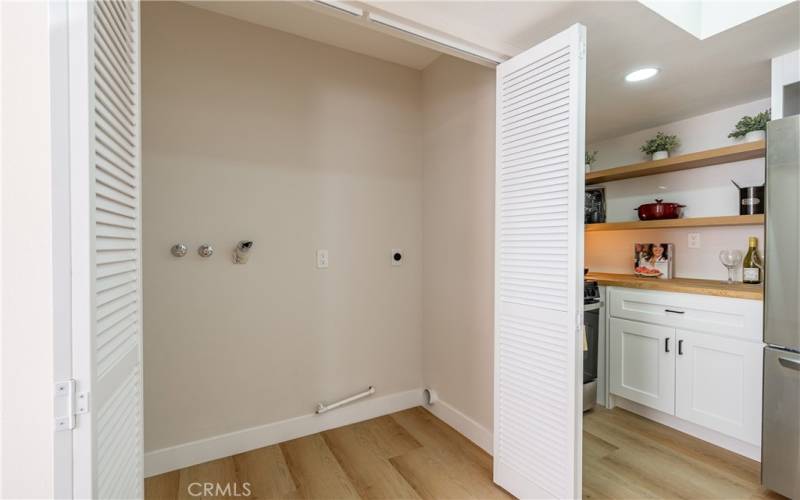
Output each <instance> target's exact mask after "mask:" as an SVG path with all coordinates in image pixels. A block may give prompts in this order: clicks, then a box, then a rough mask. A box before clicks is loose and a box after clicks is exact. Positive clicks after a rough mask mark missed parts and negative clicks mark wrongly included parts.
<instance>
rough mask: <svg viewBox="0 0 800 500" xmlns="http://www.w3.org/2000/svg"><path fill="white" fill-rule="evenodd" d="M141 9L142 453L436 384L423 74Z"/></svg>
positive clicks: (222, 22)
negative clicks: (426, 254) (430, 358)
mask: <svg viewBox="0 0 800 500" xmlns="http://www.w3.org/2000/svg"><path fill="white" fill-rule="evenodd" d="M142 11H143V19H142V30H143V32H142V41H143V53H142V62H143V68H142V79H143V80H142V84H143V149H144V151H143V183H144V184H143V207H144V215H143V217H144V221H143V231H144V235H143V239H144V317H145V328H144V360H145V369H144V373H145V449H146V451H152V450H155V449H160V448H163V447H167V446H170V445H175V444H179V443H185V442H189V441H193V440H198V439H201V438H206V437H209V436H215V435H219V434H222V433H226V432H232V431H235V430H240V429H244V428H247V427H250V426H256V425H262V424H267V423H271V422H275V421H279V420H282V419H287V418H290V417H294V416H298V415H305V414H309V413H312V412H313V410H314V408H315V405H316V403H317V402H319V401H322V400H327V401H331V400H336V399H339V398H342V397H345V396H348V395H350V394H352V393H354V392H358V391H361V390H363V389H365V388H366V387H367V386H368V385H370V384H372V385H375V387H376V388H377V391H378V393H377V394H376V396H375V397H379V396H381V395H386V394H390V393H394V392H399V391H405V390H409V389H414V388H419V387H421V386H422V366H421V360H422V354H421V347H422V339H421V330H422V297H421V295H422V285H421V277H422V267H421V266H422V184H421V183H422V170H421V169H422V155H421V141H422V134H421V120H422V113H421V75H420V73H419V72H418V71H414V70H411V69H408V68H404V67H401V66H398V65H394V64H390V63H386V62H382V61H379V60H377V59H372V58H369V57H366V56H363V55H358V54H355V53H352V52H348V51H345V50H342V49H338V48H334V47H331V46H327V45H323V44H320V43H316V42H312V41H309V40H306V39H302V38H299V37H295V36H292V35H288V34H286V33H282V32H278V31H274V30H270V29H267V28H264V27H260V26H256V25H252V24H248V23H245V22H242V21H238V20H234V19H232V18H228V17H224V16H220V15H218V14H213V13H210V12H207V11H204V10H200V9H196V8H193V7H189V6H186V5H182V4H177V3H160V2H148V3H145V4H143V8H142ZM241 239H252V240H254V241H255V246H254V248H253V250H252V252H251V254H252V256H251V258H250V262H249V263H248V264H247V265H243V266H242V265H238V266H237V265H234V264H233V263H232V262H231V251H232V249H233V246H234V245H235V244H236V242H237V241H238V240H241ZM177 242H185V243H187V244H189V247H190V251H189V254H188V255H187V256H186V257H184V258H182V259H176V258H173V257H172V256H171V255H170V252H169V249H170V246H171V245H172V244H174V243H177ZM204 242H208V243H211V244H213V245H214V247H215V248H216V254H215V255H214V256H213V257H211V258H209V259H201V258H200V257H199V256H198V255H197V247H198V245H199V244H201V243H204ZM318 248H325V249H328V250H329V252H330V268H328V269H324V270H319V269H316V268H315V251H316V249H318ZM392 248H402V249H403V250H404V251H405V256H406V257H405V260H404V263H403V265H402V266H399V267H394V266H391V265H390V250H391V249H392Z"/></svg>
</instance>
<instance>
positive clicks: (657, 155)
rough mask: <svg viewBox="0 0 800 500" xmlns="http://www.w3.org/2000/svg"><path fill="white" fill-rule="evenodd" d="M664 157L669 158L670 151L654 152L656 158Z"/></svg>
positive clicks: (661, 158)
mask: <svg viewBox="0 0 800 500" xmlns="http://www.w3.org/2000/svg"><path fill="white" fill-rule="evenodd" d="M664 158H669V151H656V152H655V153H653V159H654V160H663V159H664Z"/></svg>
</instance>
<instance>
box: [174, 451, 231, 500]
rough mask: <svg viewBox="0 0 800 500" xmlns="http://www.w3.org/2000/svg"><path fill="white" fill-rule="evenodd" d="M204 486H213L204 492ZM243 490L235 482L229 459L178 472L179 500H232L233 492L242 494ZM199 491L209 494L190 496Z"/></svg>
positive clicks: (221, 459)
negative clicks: (228, 499)
mask: <svg viewBox="0 0 800 500" xmlns="http://www.w3.org/2000/svg"><path fill="white" fill-rule="evenodd" d="M198 483H199V484H200V485H199V486H198V485H197V484H198ZM206 484H211V485H213V488H212V489H211V490H205V489H204V488H205V485H206ZM190 487H191V490H190ZM234 489H235V490H234ZM243 490H244V488H243V485H242V484H240V483H238V481H237V478H236V467H235V466H234V464H233V458H231V457H226V458H220V459H219V460H212V461H211V462H206V463H203V464H199V465H193V466H191V467H187V468H185V469H181V471H180V486H179V487H178V498H179V499H181V500H184V499H185V500H189V499H191V500H196V499H198V498H202V499H217V498H234V495H233V493H234V491H239V492H243ZM199 491H210V494H208V495H206V494H202V495H199V496H194V495H192V493H194V492H199Z"/></svg>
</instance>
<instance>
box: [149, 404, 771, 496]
mask: <svg viewBox="0 0 800 500" xmlns="http://www.w3.org/2000/svg"><path fill="white" fill-rule="evenodd" d="M583 463H584V470H583V477H584V490H583V495H584V497H585V498H698V499H699V498H703V499H706V498H709V499H710V498H719V499H723V498H724V499H733V498H762V497H767V498H769V494H768V493H767V492H764V491H763V490H761V488H760V487H759V485H758V464H757V463H756V462H753V461H751V460H748V459H745V458H743V457H740V456H738V455H735V454H733V453H730V452H727V451H725V450H722V449H720V448H717V447H715V446H712V445H710V444H708V443H705V442H703V441H700V440H697V439H694V438H692V437H690V436H687V435H685V434H682V433H680V432H677V431H675V430H673V429H670V428H668V427H665V426H662V425H660V424H657V423H655V422H651V421H649V420H645V419H643V418H641V417H638V416H636V415H633V414H632V413H628V412H626V411H624V410H621V409H615V410H611V411H609V410H604V409H597V410H594V411H592V412H591V413H590V414H587V416H586V417H585V418H584V458H583ZM491 467H492V459H491V457H490V456H489V455H488V454H486V453H485V452H484V451H483V450H481V449H480V448H478V447H477V446H475V445H474V444H473V443H472V442H470V441H469V440H468V439H466V438H465V437H463V436H462V435H460V434H459V433H458V432H456V431H455V430H453V429H452V428H451V427H449V426H447V424H445V423H444V422H442V421H441V420H439V419H437V418H436V417H434V416H433V415H431V414H430V413H428V412H427V411H426V410H424V409H422V408H412V409H410V410H406V411H402V412H398V413H394V414H392V415H387V416H384V417H379V418H376V419H372V420H368V421H366V422H360V423H357V424H353V425H348V426H346V427H341V428H338V429H333V430H330V431H326V432H323V433H320V434H314V435H311V436H307V437H304V438H300V439H295V440H293V441H287V442H285V443H281V444H279V445H273V446H267V447H265V448H260V449H257V450H253V451H249V452H247V453H242V454H239V455H235V456H232V457H227V458H222V459H219V460H214V461H212V462H207V463H204V464H200V465H195V466H192V467H187V468H185V469H181V470H177V471H173V472H168V473H166V474H162V475H159V476H154V477H151V478H148V479H147V480H146V481H145V498H146V499H147V500H153V499H169V500H172V499H190V498H219V496H216V495H210V496H202V495H201V496H192V495H190V492H189V485H191V484H192V483H206V482H210V483H219V484H221V485H222V486H223V487H224V486H225V485H226V484H230V485H231V486H230V488H233V487H234V486H233V485H237V486H236V488H237V490H236V491H238V492H239V494H240V495H241V494H242V492H243V485H244V483H245V482H247V483H249V488H248V489H249V490H250V496H249V497H244V498H251V499H252V498H259V499H267V498H275V499H299V498H312V499H317V498H319V499H323V498H365V499H371V498H385V499H407V498H450V499H489V498H511V497H510V496H509V495H508V494H507V493H506V492H505V491H503V490H502V489H500V488H498V487H497V486H496V485H494V484H493V483H492V473H491ZM199 488H200V487H198V486H194V490H193V492H194V493H197V492H198V491H200V490H199ZM230 491H231V492H233V490H230ZM223 497H224V495H223ZM238 498H243V497H241V496H240V497H238ZM775 498H779V497H777V496H776V497H775Z"/></svg>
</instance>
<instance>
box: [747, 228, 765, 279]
mask: <svg viewBox="0 0 800 500" xmlns="http://www.w3.org/2000/svg"><path fill="white" fill-rule="evenodd" d="M748 243H749V248H748V249H747V255H745V256H744V261H742V266H743V267H744V273H743V274H744V276H743V278H744V279H743V280H742V281H744V282H745V283H752V284H758V283H761V273H762V269H763V267H764V265H763V264H762V262H761V256H760V255H759V254H758V238H756V237H755V236H751V237H750V238H749V240H748Z"/></svg>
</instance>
